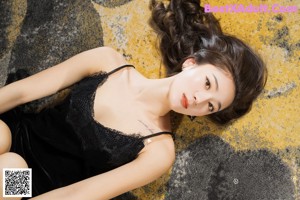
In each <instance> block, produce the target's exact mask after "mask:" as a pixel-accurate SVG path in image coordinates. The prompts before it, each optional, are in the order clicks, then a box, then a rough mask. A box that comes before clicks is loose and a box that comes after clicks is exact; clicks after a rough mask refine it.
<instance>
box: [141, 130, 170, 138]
mask: <svg viewBox="0 0 300 200" xmlns="http://www.w3.org/2000/svg"><path fill="white" fill-rule="evenodd" d="M162 134H169V135H171V136H172V138H173V139H174V138H175V135H174V133H172V132H168V131H162V132H158V133H154V134H151V135H147V136H144V137H142V138H141V139H142V140H145V139H148V138H151V137H155V136H159V135H162Z"/></svg>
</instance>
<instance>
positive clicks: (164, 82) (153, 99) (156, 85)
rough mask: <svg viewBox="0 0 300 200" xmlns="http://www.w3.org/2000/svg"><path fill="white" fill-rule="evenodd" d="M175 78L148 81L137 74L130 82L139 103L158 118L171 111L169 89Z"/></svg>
mask: <svg viewBox="0 0 300 200" xmlns="http://www.w3.org/2000/svg"><path fill="white" fill-rule="evenodd" d="M172 81H173V78H172V77H169V78H162V79H148V78H146V77H144V76H143V75H141V74H140V73H138V72H137V73H135V74H134V75H133V76H132V79H131V81H130V84H131V87H132V89H133V91H134V93H135V94H134V95H135V99H136V100H137V103H141V105H142V106H143V107H144V108H145V111H146V112H148V113H150V114H151V115H153V116H156V117H163V116H165V115H166V114H168V113H169V111H170V105H169V100H168V98H169V96H168V95H169V88H170V85H171V84H172Z"/></svg>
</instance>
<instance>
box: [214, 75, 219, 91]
mask: <svg viewBox="0 0 300 200" xmlns="http://www.w3.org/2000/svg"><path fill="white" fill-rule="evenodd" d="M212 75H213V77H214V79H215V84H216V90H217V91H218V89H219V83H218V80H217V78H216V77H215V75H214V74H212Z"/></svg>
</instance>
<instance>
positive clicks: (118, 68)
mask: <svg viewBox="0 0 300 200" xmlns="http://www.w3.org/2000/svg"><path fill="white" fill-rule="evenodd" d="M125 67H133V68H135V67H134V66H133V65H129V64H126V65H122V66H120V67H117V68H116V69H113V70H111V71H110V72H108V73H107V75H108V76H109V75H111V74H113V73H115V72H116V71H119V70H120V69H123V68H125Z"/></svg>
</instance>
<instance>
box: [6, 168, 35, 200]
mask: <svg viewBox="0 0 300 200" xmlns="http://www.w3.org/2000/svg"><path fill="white" fill-rule="evenodd" d="M31 195H32V175H31V169H30V168H4V169H3V197H31Z"/></svg>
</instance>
